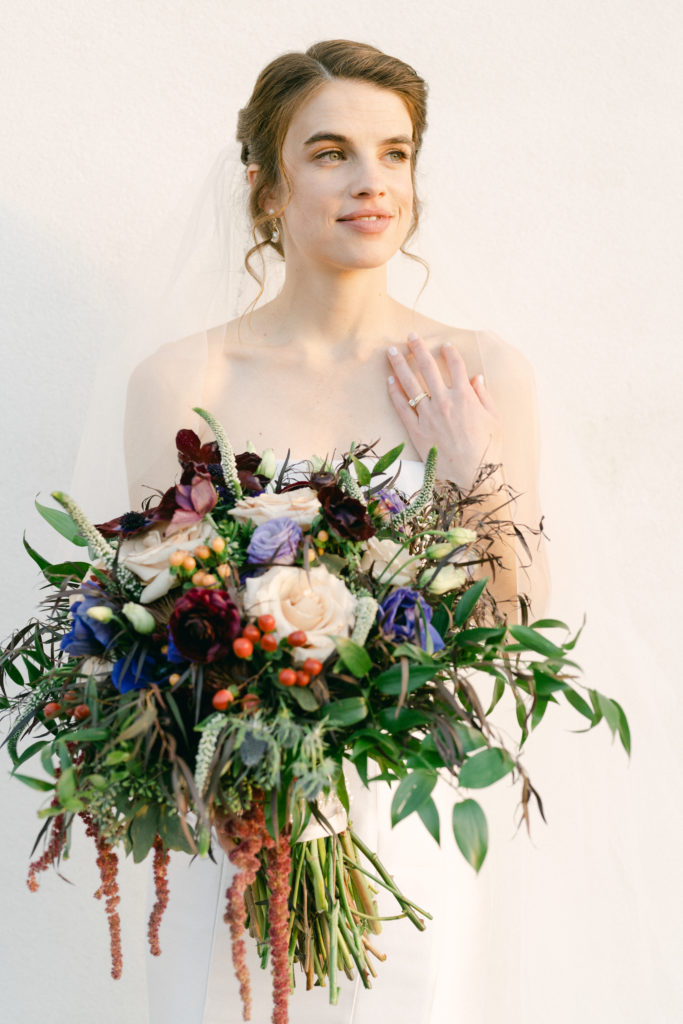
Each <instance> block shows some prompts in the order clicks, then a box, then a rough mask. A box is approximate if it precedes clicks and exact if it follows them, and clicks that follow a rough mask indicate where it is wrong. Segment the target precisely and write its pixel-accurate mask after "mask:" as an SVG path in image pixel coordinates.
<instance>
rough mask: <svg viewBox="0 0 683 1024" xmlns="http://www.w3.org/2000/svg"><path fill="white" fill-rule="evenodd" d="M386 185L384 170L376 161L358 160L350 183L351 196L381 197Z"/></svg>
mask: <svg viewBox="0 0 683 1024" xmlns="http://www.w3.org/2000/svg"><path fill="white" fill-rule="evenodd" d="M386 190H387V185H386V179H385V169H384V168H383V167H382V165H381V164H380V163H378V161H377V160H376V159H374V160H370V159H368V160H359V161H358V163H357V165H356V173H355V175H354V178H353V181H352V183H351V194H352V195H353V196H383V195H385V194H386Z"/></svg>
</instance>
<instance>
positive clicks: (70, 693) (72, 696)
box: [64, 690, 78, 701]
mask: <svg viewBox="0 0 683 1024" xmlns="http://www.w3.org/2000/svg"><path fill="white" fill-rule="evenodd" d="M64 700H68V701H74V700H78V694H77V693H76V691H75V690H67V691H66V693H65V694H64Z"/></svg>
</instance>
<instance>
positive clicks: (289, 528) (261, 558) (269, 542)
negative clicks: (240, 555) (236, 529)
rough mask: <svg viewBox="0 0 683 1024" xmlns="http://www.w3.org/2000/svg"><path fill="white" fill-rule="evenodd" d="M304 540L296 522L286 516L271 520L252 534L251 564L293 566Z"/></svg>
mask: <svg viewBox="0 0 683 1024" xmlns="http://www.w3.org/2000/svg"><path fill="white" fill-rule="evenodd" d="M302 539H303V531H302V529H301V527H300V526H299V524H298V523H295V522H294V520H292V519H288V518H287V517H286V516H280V518H278V519H269V520H268V521H267V522H265V523H261V525H260V526H257V527H256V529H255V530H254V532H253V533H252V535H251V540H250V541H249V547H248V548H247V556H248V558H249V561H250V562H255V563H258V564H260V565H264V564H267V563H270V562H277V563H278V565H292V564H293V563H294V561H295V560H296V553H297V551H298V550H299V545H300V544H301V541H302Z"/></svg>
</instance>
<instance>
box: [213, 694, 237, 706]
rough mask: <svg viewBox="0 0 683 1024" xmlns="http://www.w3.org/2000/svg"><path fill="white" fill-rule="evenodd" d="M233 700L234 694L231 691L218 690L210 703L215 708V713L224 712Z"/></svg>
mask: <svg viewBox="0 0 683 1024" xmlns="http://www.w3.org/2000/svg"><path fill="white" fill-rule="evenodd" d="M234 699H235V694H234V693H233V692H232V690H218V691H217V692H216V693H214V695H213V697H212V698H211V703H212V704H213V706H214V707H215V709H216V711H225V710H226V708H227V707H228V706H229V705H230V704H232V702H233V701H234Z"/></svg>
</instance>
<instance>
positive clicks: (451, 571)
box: [418, 564, 467, 594]
mask: <svg viewBox="0 0 683 1024" xmlns="http://www.w3.org/2000/svg"><path fill="white" fill-rule="evenodd" d="M466 580H467V574H466V573H465V570H464V569H461V568H459V567H458V566H457V565H450V564H449V565H444V567H443V568H442V569H439V571H438V572H437V573H436V575H435V574H434V569H432V568H429V569H425V570H424V571H423V572H422V574H421V575H420V580H419V584H418V585H419V586H420V587H425V588H426V589H427V591H428V592H429V593H430V594H445V593H447V591H449V590H456V589H457V588H458V587H461V586H462V585H463V584H464V583H465V582H466Z"/></svg>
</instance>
